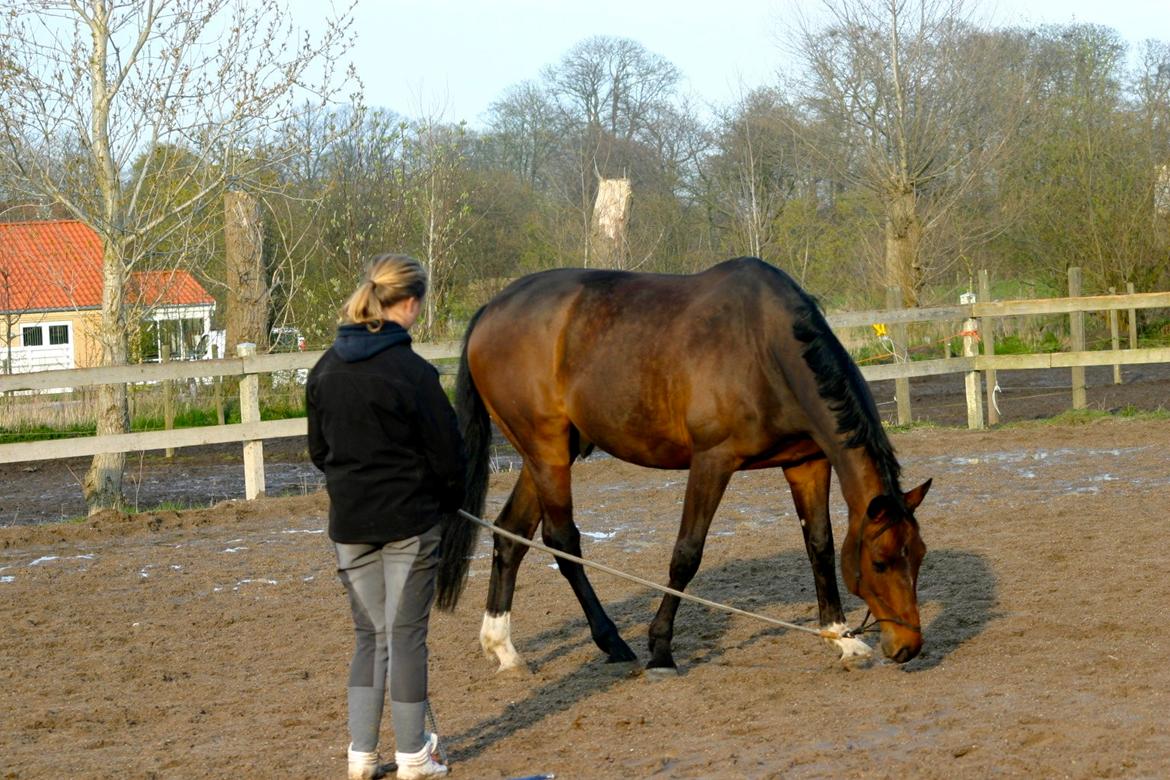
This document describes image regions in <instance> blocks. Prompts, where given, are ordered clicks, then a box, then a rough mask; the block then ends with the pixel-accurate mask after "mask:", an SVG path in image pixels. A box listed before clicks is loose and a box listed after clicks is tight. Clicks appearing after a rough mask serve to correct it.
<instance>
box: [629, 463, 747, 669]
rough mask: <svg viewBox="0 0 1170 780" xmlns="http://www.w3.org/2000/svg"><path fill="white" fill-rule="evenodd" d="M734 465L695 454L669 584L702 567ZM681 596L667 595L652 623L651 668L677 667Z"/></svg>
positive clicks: (679, 583) (678, 584)
mask: <svg viewBox="0 0 1170 780" xmlns="http://www.w3.org/2000/svg"><path fill="white" fill-rule="evenodd" d="M734 471H735V467H734V466H733V465H732V464H731V463H730V462H728V461H727V460H726V459H724V458H720V457H718V456H714V455H706V456H703V457H698V456H697V457H696V458H695V459H694V460H693V461H692V462H691V472H690V475H689V476H688V477H687V494H686V499H685V500H684V502H683V516H682V524H681V525H680V526H679V529H678V539H677V540H676V541H675V543H674V553H673V554H672V555H671V558H670V587H671V588H673V589H675V590H680V591H681V590H683V589H684V588H686V586H687V583H689V582H690V581H691V579H692V578H693V577H694V576H695V572H697V571H698V570H699V563H700V562H701V561H702V559H703V546H704V545H705V543H706V540H707V530H708V529H709V528H710V527H711V518H713V517H714V516H715V510H716V509H718V508H719V501H720V499H721V498H723V491H724V490H726V489H727V483H728V481H729V480H730V479H731V475H732V473H733V472H734ZM678 604H679V598H678V596H671V595H669V594H668V595H665V596H663V597H662V603H661V604H660V605H659V606H658V613H657V614H656V615H655V616H654V620H653V621H651V623H650V662H649V663H648V664H646V668H647V669H648V670H651V671H653V670H656V669H657V670H673V669H675V668H676V667H675V663H674V655H673V654H672V652H671V649H670V643H671V640H672V639H673V638H674V616H675V614H676V613H677V612H678Z"/></svg>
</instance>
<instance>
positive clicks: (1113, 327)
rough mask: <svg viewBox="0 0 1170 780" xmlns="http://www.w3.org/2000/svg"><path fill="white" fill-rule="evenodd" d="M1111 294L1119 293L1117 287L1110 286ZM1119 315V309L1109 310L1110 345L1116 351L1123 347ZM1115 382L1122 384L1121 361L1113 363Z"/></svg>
mask: <svg viewBox="0 0 1170 780" xmlns="http://www.w3.org/2000/svg"><path fill="white" fill-rule="evenodd" d="M1109 294H1110V295H1117V288H1116V287H1110V288H1109ZM1119 316H1120V315H1118V313H1117V309H1110V310H1109V345H1110V346H1111V347H1112V348H1113V351H1114V352H1117V351H1118V350H1119V349H1121V334H1120V333H1119V332H1118V331H1119V328H1118V325H1119V323H1118V319H1119ZM1113 384H1115V385H1119V384H1121V364H1120V363H1114V364H1113Z"/></svg>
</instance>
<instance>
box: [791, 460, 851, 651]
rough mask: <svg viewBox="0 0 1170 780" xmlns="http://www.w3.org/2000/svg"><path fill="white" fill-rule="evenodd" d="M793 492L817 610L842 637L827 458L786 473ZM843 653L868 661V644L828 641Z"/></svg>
mask: <svg viewBox="0 0 1170 780" xmlns="http://www.w3.org/2000/svg"><path fill="white" fill-rule="evenodd" d="M784 477H785V478H786V479H787V480H788V487H789V488H790V489H791V490H792V502H793V503H794V504H795V505H796V514H797V516H799V517H800V530H801V531H802V532H803V534H804V547H805V550H807V552H808V560H809V563H811V564H812V572H813V581H814V582H815V583H816V588H817V606H818V608H819V611H820V619H821V627H822V628H826V629H829V630H831V631H835V632H837V633H841V632H842V631H844V630H845V628H846V625H845V612H844V611H843V610H842V609H841V593H840V591H839V590H838V589H837V572H836V556H835V554H834V551H833V526H832V523H830V521H829V482H830V480H831V477H832V470H831V467H830V465H829V461H828V459H826V458H815V459H813V460H809V461H805V462H804V463H801V464H799V465H796V466H790V467H788V468H786V469H784ZM829 641H830V642H831V643H832V644H833V645H834V646H836V647H837V649H839V650H840V651H841V658H842V659H848V658H852V657H866V656H868V655H869V654H870V649H869V646H868V645H867V644H865V643H864V642H862V641H861V640H860V639H853V638H844V639H834V640H829Z"/></svg>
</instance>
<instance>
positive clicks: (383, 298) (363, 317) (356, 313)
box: [341, 254, 427, 331]
mask: <svg viewBox="0 0 1170 780" xmlns="http://www.w3.org/2000/svg"><path fill="white" fill-rule="evenodd" d="M426 294H427V272H426V270H425V269H424V268H423V267H422V264H421V263H419V261H418V260H415V259H414V258H413V257H410V256H409V255H393V254H387V255H378V256H377V257H375V258H374V259H373V260H371V261H370V265H369V267H368V268H367V269H366V275H365V278H364V279H363V280H362V283H361V284H359V285H358V288H357V289H356V290H354V291H353V294H352V295H350V296H349V299H348V300H346V302H345V303H344V304H343V305H342V307H341V322H342V323H343V324H353V325H365V326H366V327H367V328H369V329H370V330H371V331H378V330H381V328H382V307H384V306H393V305H394V304H396V303H398V302H399V301H402V300H405V299H407V298H418V299H419V300H420V301H421V300H422V299H423V296H425V295H426Z"/></svg>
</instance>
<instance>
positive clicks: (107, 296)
mask: <svg viewBox="0 0 1170 780" xmlns="http://www.w3.org/2000/svg"><path fill="white" fill-rule="evenodd" d="M123 254H124V253H123V250H122V247H119V246H115V245H114V244H113V243H112V242H111V241H110V239H109V238H106V239H105V240H104V241H103V249H102V315H101V324H100V326H99V328H98V342H99V343H100V344H101V348H102V357H101V365H103V366H124V365H126V363H127V356H128V355H129V344H128V342H127V337H126V310H125V306H124V305H123V302H124V301H123V299H124V291H125V282H126V272H125V266H124V262H123ZM96 418H97V435H98V436H105V435H110V434H116V433H127V432H129V430H130V407H129V404H128V402H127V394H126V385H125V384H114V385H100V386H98V389H97V408H96ZM125 466H126V453H124V452H111V453H103V454H98V455H94V456H93V461H92V462H91V464H90V467H89V471H88V472H87V473H86V475H85V481H84V483H83V485H82V490H83V492H84V494H85V503H86V506H87V508H88V511H89V514H91V515H93V514H96V513H98V512H100V511H102V510H103V509H119V510H120V509H121V508H122V506H123V498H122V474H123V471H124V470H125Z"/></svg>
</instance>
